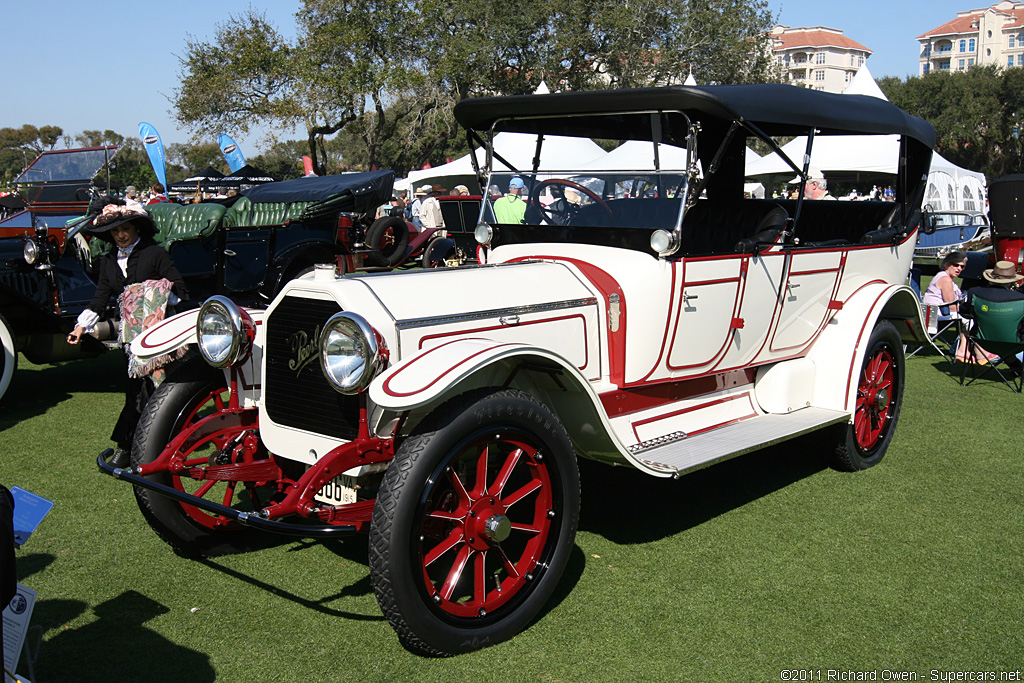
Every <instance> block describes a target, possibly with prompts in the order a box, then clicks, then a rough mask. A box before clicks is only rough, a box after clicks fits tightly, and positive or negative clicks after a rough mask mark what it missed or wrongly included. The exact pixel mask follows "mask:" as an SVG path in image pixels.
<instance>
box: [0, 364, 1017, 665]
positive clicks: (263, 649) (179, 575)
mask: <svg viewBox="0 0 1024 683" xmlns="http://www.w3.org/2000/svg"><path fill="white" fill-rule="evenodd" d="M119 368H120V366H119V364H118V358H117V357H116V356H115V355H114V354H108V356H106V357H104V358H100V359H98V360H91V361H78V362H74V363H66V364H63V365H57V366H32V365H30V364H28V363H26V362H25V361H24V359H22V365H21V369H20V370H19V372H18V373H16V375H15V379H14V383H13V385H12V387H11V389H10V392H9V393H8V396H7V398H6V399H5V400H4V403H3V404H2V405H0V458H2V459H0V481H2V482H3V483H4V484H6V485H8V486H13V485H18V486H21V487H23V488H27V489H29V490H31V491H33V492H35V493H38V494H40V495H42V496H45V497H47V498H49V499H51V500H53V501H55V506H54V508H53V511H52V512H51V513H50V515H49V517H47V518H46V520H45V521H44V522H43V523H42V525H41V526H40V528H39V529H38V530H37V531H36V533H35V534H34V535H33V536H32V538H31V539H30V540H29V542H28V543H27V544H26V545H25V546H24V547H23V548H22V549H21V550H19V551H18V574H19V580H20V581H21V582H22V583H24V584H26V585H27V586H30V587H32V588H34V589H35V590H37V591H38V593H39V601H38V602H37V604H36V607H35V613H34V615H33V623H34V624H38V625H40V626H42V627H43V628H44V629H45V632H44V635H43V642H42V646H41V648H40V652H39V661H38V664H37V669H36V673H37V676H36V683H52V682H54V681H61V682H63V681H104V682H109V681H213V680H216V681H226V682H230V681H244V682H252V681H274V682H277V681H303V682H306V681H390V680H403V681H405V680H407V681H778V680H780V679H781V677H780V671H781V670H782V669H804V670H813V671H814V672H817V671H818V670H820V675H821V680H828V679H827V678H826V677H827V675H828V674H827V670H829V669H842V670H867V671H876V672H878V673H877V675H878V680H882V679H883V678H882V677H883V674H882V671H883V670H889V671H910V672H916V673H917V674H918V675H919V676H920V678H919V679H918V680H932V679H931V678H930V676H931V674H930V672H931V670H933V669H934V670H943V671H950V670H954V671H962V670H972V671H979V670H980V671H995V672H1000V671H1016V670H1018V669H1022V668H1024V657H1022V653H1024V628H1022V621H1024V619H1022V616H1024V599H1022V595H1024V533H1022V529H1024V525H1022V522H1024V456H1022V451H1024V449H1022V447H1021V446H1022V440H1024V428H1022V427H1024V397H1022V396H1019V395H1015V394H1011V393H1010V391H1009V390H1008V389H1007V388H1006V387H1005V386H1003V385H997V384H994V383H991V382H979V383H977V384H975V385H973V386H970V387H966V388H961V387H960V386H959V385H958V383H957V381H956V380H955V379H954V378H953V376H952V374H951V373H952V369H951V368H950V367H949V366H948V365H946V364H945V363H944V362H943V361H942V360H941V359H940V358H939V357H938V356H937V355H934V354H932V355H927V354H921V355H918V356H916V357H914V358H911V359H910V360H909V361H908V371H907V389H906V394H905V400H904V403H903V414H902V418H901V420H900V423H899V427H898V429H897V432H896V436H895V439H894V441H893V443H892V446H891V447H890V449H889V452H888V455H887V456H886V458H885V460H884V461H883V462H882V464H881V465H879V466H878V467H876V468H873V469H871V470H868V471H866V472H860V473H856V474H846V473H839V472H835V471H833V470H830V469H828V468H826V467H825V466H824V465H823V464H822V462H823V461H822V453H821V451H820V449H819V448H818V447H817V446H816V444H815V443H813V442H810V441H806V440H804V441H796V442H790V443H788V444H784V445H783V446H781V447H777V448H774V449H771V450H765V451H761V452H759V453H754V454H751V455H748V456H745V457H742V458H738V459H736V460H732V461H729V462H726V463H723V464H721V465H718V466H716V467H713V468H710V469H707V470H703V471H700V472H697V473H695V474H692V475H689V476H686V477H684V478H682V479H680V480H678V481H664V480H660V479H654V478H651V477H648V476H646V475H643V474H640V473H637V472H634V471H627V470H624V469H615V470H612V469H610V468H602V467H600V466H592V467H585V468H584V470H583V509H582V513H581V529H580V532H579V534H578V536H577V538H576V550H575V552H574V553H573V555H572V557H571V559H570V563H569V567H568V571H567V572H566V575H565V577H564V578H563V580H562V583H561V585H560V588H559V591H558V592H557V593H556V595H555V597H554V598H553V599H552V600H551V602H550V603H549V605H548V606H547V609H546V610H545V611H544V613H543V614H541V615H540V617H539V618H538V619H537V620H536V622H535V623H534V624H533V625H532V626H531V627H530V628H528V629H527V630H525V631H524V632H523V633H521V634H520V635H518V636H516V637H515V638H513V639H512V640H511V641H508V642H505V643H502V644H499V645H497V646H495V647H491V648H488V649H486V650H482V651H479V652H475V653H472V654H468V655H464V656H460V657H455V658H451V659H441V660H437V659H426V658H423V657H418V656H416V655H413V654H411V653H409V652H407V651H406V650H404V649H403V648H402V647H401V646H400V645H399V643H398V639H397V638H396V636H395V635H394V633H393V632H392V630H391V628H390V627H389V626H388V624H387V622H386V621H385V620H384V619H383V617H382V616H381V613H380V611H379V609H378V607H377V603H376V601H375V599H374V597H373V591H372V588H371V586H370V580H369V575H368V570H367V566H366V543H365V540H364V539H363V538H356V539H353V540H349V541H344V542H330V543H311V542H304V541H294V540H289V539H283V540H282V541H281V542H280V544H279V545H276V546H273V547H270V548H268V549H264V550H260V551H257V552H253V553H249V554H243V555H234V556H228V557H222V558H218V559H216V560H208V561H194V560H188V559H184V558H181V557H179V556H177V555H175V554H174V553H173V552H172V550H171V548H170V547H169V546H167V545H165V544H164V543H163V542H162V541H160V540H159V539H158V538H157V537H156V535H155V534H154V533H153V532H152V531H150V529H149V528H148V527H147V525H146V523H145V522H144V521H143V519H142V516H141V514H140V513H139V511H138V509H137V507H136V505H135V500H134V497H133V495H132V491H131V489H130V487H129V486H127V485H126V484H124V483H122V482H118V481H116V480H114V479H112V478H110V477H107V476H105V475H103V474H100V473H99V472H98V470H97V468H96V465H95V459H96V455H97V453H98V452H99V451H100V450H102V449H103V448H106V447H108V446H109V445H110V444H109V442H108V441H107V437H108V434H109V431H110V428H111V426H112V425H113V423H114V420H115V418H116V416H117V413H118V411H119V409H120V404H121V401H122V395H121V394H120V393H119V391H118V389H119V388H118V386H117V385H116V380H115V379H114V378H116V377H117V375H118V373H119V371H120V370H119ZM24 670H25V669H24V666H22V668H21V671H23V672H24ZM816 680H817V679H816ZM945 680H949V679H945Z"/></svg>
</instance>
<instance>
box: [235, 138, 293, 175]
mask: <svg viewBox="0 0 1024 683" xmlns="http://www.w3.org/2000/svg"><path fill="white" fill-rule="evenodd" d="M307 151H308V150H307V149H306V143H305V141H304V140H289V141H287V142H277V143H275V144H274V145H273V146H272V147H271V148H270V149H267V150H264V151H263V152H262V153H260V154H258V155H256V156H254V157H252V158H251V159H249V160H248V162H249V163H250V164H252V165H253V166H255V167H256V168H259V169H261V170H263V171H266V172H267V173H268V174H270V176H271V177H273V178H277V179H278V180H290V179H291V178H301V177H302V176H303V170H302V156H303V155H304V154H306V153H307Z"/></svg>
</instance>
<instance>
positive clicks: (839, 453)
mask: <svg viewBox="0 0 1024 683" xmlns="http://www.w3.org/2000/svg"><path fill="white" fill-rule="evenodd" d="M904 362H905V359H904V356H903V342H902V341H901V340H900V336H899V333H898V332H897V331H896V328H895V327H893V325H892V323H890V322H889V321H887V320H883V321H880V322H879V323H878V324H877V325H876V326H875V329H874V330H872V332H871V337H870V339H869V340H868V347H867V351H866V352H865V354H864V362H863V364H862V365H861V369H860V373H859V374H858V375H857V376H856V378H855V381H856V382H857V393H856V397H855V404H854V411H853V423H852V424H850V425H847V426H846V427H845V430H846V434H845V438H844V439H843V440H842V441H841V442H840V444H839V446H838V448H837V449H836V466H837V467H838V468H839V469H844V470H862V469H866V468H868V467H871V466H873V465H877V464H878V462H879V461H881V459H882V457H883V456H884V455H885V451H886V449H887V448H888V447H889V442H890V441H891V440H892V435H893V432H894V431H895V428H896V421H897V419H898V418H899V414H900V406H901V405H902V403H903V379H904V371H905V368H904Z"/></svg>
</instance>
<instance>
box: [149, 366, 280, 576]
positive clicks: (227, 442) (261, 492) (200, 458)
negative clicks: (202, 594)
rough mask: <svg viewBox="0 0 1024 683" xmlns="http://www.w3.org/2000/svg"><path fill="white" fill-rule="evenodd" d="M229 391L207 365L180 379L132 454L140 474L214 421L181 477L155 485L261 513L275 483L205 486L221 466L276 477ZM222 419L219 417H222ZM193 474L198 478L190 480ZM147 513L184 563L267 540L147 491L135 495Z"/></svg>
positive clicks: (157, 396) (154, 402) (162, 393)
mask: <svg viewBox="0 0 1024 683" xmlns="http://www.w3.org/2000/svg"><path fill="white" fill-rule="evenodd" d="M229 401H230V394H229V390H228V389H227V388H226V383H225V381H224V374H223V372H220V371H215V370H213V368H210V367H209V366H205V362H203V361H201V360H196V361H192V362H191V363H190V364H189V365H188V366H186V367H185V368H183V369H182V370H181V371H180V372H179V373H178V374H177V375H172V377H170V378H168V380H167V381H165V382H164V383H163V384H161V385H160V386H159V387H158V388H157V390H156V391H155V392H154V393H153V395H152V396H151V397H150V399H149V402H148V403H147V404H146V410H145V412H144V413H143V415H142V417H141V418H140V420H139V425H138V427H137V428H136V431H135V443H134V444H133V446H132V466H136V467H137V466H139V465H147V464H150V463H152V462H154V461H155V460H156V459H157V457H159V455H160V454H161V452H163V450H164V448H165V447H166V446H167V444H169V443H170V442H171V440H172V439H173V438H174V437H176V436H177V435H178V434H180V433H181V432H182V431H184V430H185V429H187V428H189V427H191V426H193V425H195V424H196V423H198V422H199V421H201V420H204V419H206V418H211V417H213V418H215V419H216V424H215V425H213V426H211V427H210V428H209V429H205V430H203V431H202V432H200V433H198V434H196V435H195V436H194V437H193V438H190V439H189V440H188V441H186V442H185V443H183V444H181V447H180V450H181V452H182V453H183V455H184V463H183V464H184V469H183V470H182V472H180V473H173V472H169V471H165V472H158V473H154V474H151V475H149V476H147V479H150V480H152V481H155V482H157V483H160V484H163V485H165V486H170V487H173V488H175V489H177V490H179V491H184V492H187V493H190V494H192V495H195V496H198V497H200V498H204V499H206V500H211V501H213V502H216V503H220V504H222V505H227V506H229V507H238V508H240V509H245V510H254V509H258V508H259V507H260V505H261V504H262V503H263V502H265V500H266V498H267V496H268V495H269V494H270V493H272V491H271V490H270V489H269V488H268V486H267V482H261V481H249V480H241V479H233V478H228V479H227V480H224V479H222V478H219V477H222V476H224V473H223V470H224V468H223V467H222V468H221V470H222V472H221V473H220V474H219V475H218V477H211V478H205V473H206V472H208V470H209V468H210V467H212V466H218V465H222V466H223V465H249V466H253V465H259V464H263V465H266V466H267V468H266V469H267V470H271V469H273V463H272V461H271V457H270V455H269V454H268V453H267V451H266V449H265V448H263V446H262V444H261V443H259V437H258V435H257V434H256V421H255V416H254V414H253V415H252V416H251V419H250V417H247V416H244V415H240V414H239V413H237V412H233V411H230V410H228V403H229ZM218 416H219V417H218ZM190 473H192V475H194V476H190ZM135 498H136V501H137V502H138V505H139V509H140V510H141V511H142V515H143V517H145V518H146V521H147V522H148V523H149V525H150V526H151V527H152V528H153V530H154V531H156V533H157V535H158V536H160V538H162V539H163V540H165V541H166V542H167V543H169V544H170V545H171V546H173V547H174V548H175V549H176V550H178V551H179V552H180V553H182V554H184V555H189V556H215V555H222V554H226V553H231V552H240V551H245V550H250V549H253V548H256V547H259V546H260V545H261V544H262V543H264V542H265V540H266V535H265V534H261V533H260V532H258V531H254V530H253V529H249V528H246V527H243V526H241V525H240V524H238V523H237V522H235V521H233V520H230V519H228V518H226V517H222V516H220V515H216V514H213V513H210V512H206V511H205V510H202V509H200V508H197V507H195V506H192V505H186V504H184V503H179V502H177V501H176V500H173V499H171V498H168V497H165V496H162V495H160V494H158V493H155V492H153V491H151V490H149V489H146V488H144V487H141V486H136V487H135Z"/></svg>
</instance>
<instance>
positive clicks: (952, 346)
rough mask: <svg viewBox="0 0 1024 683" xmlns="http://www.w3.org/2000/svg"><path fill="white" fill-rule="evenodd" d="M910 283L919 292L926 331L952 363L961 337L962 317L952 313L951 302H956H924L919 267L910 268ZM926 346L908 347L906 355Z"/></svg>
mask: <svg viewBox="0 0 1024 683" xmlns="http://www.w3.org/2000/svg"><path fill="white" fill-rule="evenodd" d="M909 285H910V288H911V289H913V290H914V292H915V293H916V294H917V299H918V302H920V305H921V317H922V318H924V324H925V331H926V332H927V333H928V338H929V339H930V340H931V342H932V346H934V347H935V348H936V350H938V352H939V353H940V354H942V357H943V358H945V359H946V360H947V361H949V362H950V363H952V362H953V359H954V353H955V352H956V343H957V340H958V339H959V337H960V321H961V318H960V317H959V316H958V315H956V314H955V313H954V314H953V315H950V312H949V304H953V303H956V302H955V301H950V302H948V303H946V304H942V305H938V304H926V303H924V302H923V301H922V300H921V298H922V294H921V271H920V270H919V269H917V268H912V269H911V270H910V277H909ZM924 347H925V345H924V344H921V345H920V346H918V347H917V348H915V349H906V357H907V358H910V357H911V356H913V355H915V354H916V353H917V352H918V351H920V350H921V349H923V348H924Z"/></svg>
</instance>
